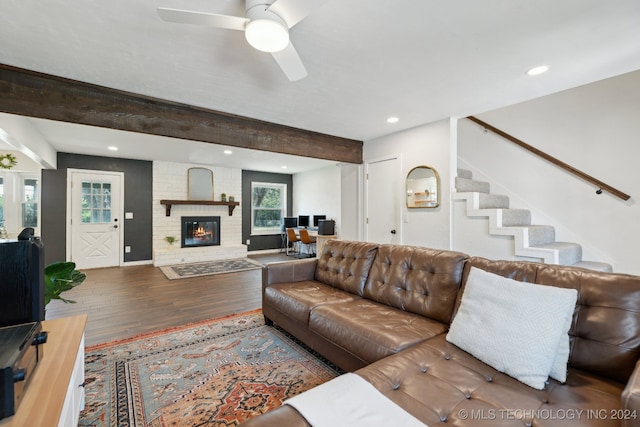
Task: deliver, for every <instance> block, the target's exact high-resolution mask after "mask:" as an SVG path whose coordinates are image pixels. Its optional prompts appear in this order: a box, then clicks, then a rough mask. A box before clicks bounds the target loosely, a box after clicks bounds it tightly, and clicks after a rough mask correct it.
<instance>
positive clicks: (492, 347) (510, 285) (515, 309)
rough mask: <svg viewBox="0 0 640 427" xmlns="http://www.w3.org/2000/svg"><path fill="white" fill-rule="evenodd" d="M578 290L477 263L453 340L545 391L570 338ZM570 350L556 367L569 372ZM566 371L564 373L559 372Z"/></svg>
mask: <svg viewBox="0 0 640 427" xmlns="http://www.w3.org/2000/svg"><path fill="white" fill-rule="evenodd" d="M577 298H578V292H577V291H576V290H575V289H565V288H557V287H553V286H544V285H536V284H532V283H525V282H519V281H517V280H512V279H508V278H505V277H502V276H499V275H496V274H492V273H488V272H486V271H484V270H481V269H478V268H475V267H471V271H470V272H469V277H468V278H467V284H466V287H465V290H464V294H463V295H462V301H461V303H460V308H459V309H458V313H457V314H456V317H455V318H454V319H453V322H452V323H451V328H450V329H449V333H448V334H447V341H449V342H451V343H452V344H455V345H457V346H458V347H460V348H461V349H463V350H465V351H467V352H469V353H471V354H472V355H473V356H475V357H476V358H478V359H480V360H481V361H483V362H484V363H486V364H488V365H490V366H492V367H493V368H495V369H496V370H498V371H500V372H503V373H505V374H507V375H510V376H512V377H513V378H515V379H517V380H519V381H521V382H523V383H524V384H527V385H529V386H531V387H533V388H535V389H538V390H542V389H543V388H544V386H545V382H546V381H547V378H548V377H549V374H550V373H551V370H552V366H553V365H554V363H556V362H555V361H556V355H557V354H558V349H559V347H560V345H561V340H564V339H565V337H566V339H567V350H568V339H569V336H568V332H569V327H570V326H571V318H572V316H573V311H574V308H575V305H576V301H577ZM568 357H569V354H568V352H566V356H560V357H559V361H558V362H557V366H556V369H555V370H556V372H554V374H556V375H560V374H561V373H562V370H563V369H562V359H563V358H565V360H564V371H565V375H566V367H567V360H568ZM557 371H560V372H557Z"/></svg>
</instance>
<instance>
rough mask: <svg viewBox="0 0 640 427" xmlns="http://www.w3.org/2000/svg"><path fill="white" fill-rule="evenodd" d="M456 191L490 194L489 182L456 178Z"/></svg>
mask: <svg viewBox="0 0 640 427" xmlns="http://www.w3.org/2000/svg"><path fill="white" fill-rule="evenodd" d="M456 191H457V192H459V193H489V192H490V191H491V189H490V187H489V183H488V182H483V181H476V180H473V179H469V178H460V177H458V176H457V177H456Z"/></svg>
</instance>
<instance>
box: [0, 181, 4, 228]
mask: <svg viewBox="0 0 640 427" xmlns="http://www.w3.org/2000/svg"><path fill="white" fill-rule="evenodd" d="M1 226H4V178H3V177H1V176H0V227H1Z"/></svg>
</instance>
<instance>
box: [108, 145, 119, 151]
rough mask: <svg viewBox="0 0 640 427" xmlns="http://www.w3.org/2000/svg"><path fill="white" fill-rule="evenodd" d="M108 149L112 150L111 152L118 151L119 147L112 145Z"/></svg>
mask: <svg viewBox="0 0 640 427" xmlns="http://www.w3.org/2000/svg"><path fill="white" fill-rule="evenodd" d="M107 149H109V150H111V151H118V147H116V146H115V145H110V146H108V147H107Z"/></svg>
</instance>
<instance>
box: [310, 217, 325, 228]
mask: <svg viewBox="0 0 640 427" xmlns="http://www.w3.org/2000/svg"><path fill="white" fill-rule="evenodd" d="M321 219H327V216H326V215H314V216H313V226H314V227H317V226H318V221H320V220H321Z"/></svg>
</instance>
